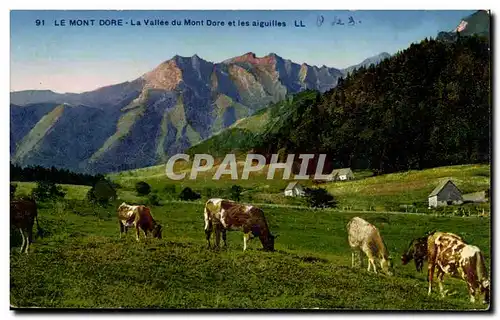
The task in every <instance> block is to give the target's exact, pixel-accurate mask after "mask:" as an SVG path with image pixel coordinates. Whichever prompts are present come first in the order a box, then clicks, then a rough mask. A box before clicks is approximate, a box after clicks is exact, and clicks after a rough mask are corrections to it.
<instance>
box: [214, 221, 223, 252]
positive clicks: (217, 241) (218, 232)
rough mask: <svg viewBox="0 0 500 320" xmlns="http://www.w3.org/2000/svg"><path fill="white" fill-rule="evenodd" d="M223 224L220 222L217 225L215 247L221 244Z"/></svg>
mask: <svg viewBox="0 0 500 320" xmlns="http://www.w3.org/2000/svg"><path fill="white" fill-rule="evenodd" d="M221 229H222V226H221V225H220V224H216V225H215V247H216V248H219V245H220V233H221Z"/></svg>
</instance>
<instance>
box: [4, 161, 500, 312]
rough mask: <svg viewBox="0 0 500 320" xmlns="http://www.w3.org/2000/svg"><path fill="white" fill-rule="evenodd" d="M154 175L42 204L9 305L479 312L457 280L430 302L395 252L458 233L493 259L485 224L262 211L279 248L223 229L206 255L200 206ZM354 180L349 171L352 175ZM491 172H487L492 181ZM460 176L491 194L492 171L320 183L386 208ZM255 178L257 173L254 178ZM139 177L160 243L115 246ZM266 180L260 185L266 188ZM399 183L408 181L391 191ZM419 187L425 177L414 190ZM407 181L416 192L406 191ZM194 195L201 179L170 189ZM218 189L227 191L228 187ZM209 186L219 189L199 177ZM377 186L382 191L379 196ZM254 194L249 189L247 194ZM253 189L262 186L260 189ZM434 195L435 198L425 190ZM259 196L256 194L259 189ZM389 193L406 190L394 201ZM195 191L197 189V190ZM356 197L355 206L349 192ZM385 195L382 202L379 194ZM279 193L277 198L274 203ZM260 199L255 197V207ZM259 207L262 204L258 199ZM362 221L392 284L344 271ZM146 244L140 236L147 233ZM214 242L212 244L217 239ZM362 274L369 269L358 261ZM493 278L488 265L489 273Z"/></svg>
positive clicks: (70, 191)
mask: <svg viewBox="0 0 500 320" xmlns="http://www.w3.org/2000/svg"><path fill="white" fill-rule="evenodd" d="M161 170H163V167H162V168H159V167H153V168H146V169H141V170H135V171H133V172H132V173H128V172H125V173H120V174H115V175H112V176H111V178H112V179H113V181H115V182H117V183H119V184H120V186H121V189H119V190H118V196H119V199H118V200H116V201H115V202H114V203H112V204H110V205H109V206H107V207H105V208H102V207H94V206H92V205H91V204H89V203H87V201H86V200H85V195H86V192H87V191H88V187H84V186H70V185H62V187H63V190H65V191H66V195H65V198H64V199H63V200H58V201H56V202H47V203H40V204H39V220H40V225H41V227H42V229H43V234H44V236H43V237H41V238H36V239H35V242H34V243H33V244H32V246H31V250H32V251H31V253H30V254H28V255H25V254H19V252H18V251H19V248H20V244H21V239H20V235H19V232H17V231H15V230H11V255H10V261H11V264H10V267H11V271H10V282H11V290H10V301H11V305H12V306H13V307H49V308H167V309H172V308H173V309H175V308H255V309H267V308H273V309H274V308H279V309H302V308H308V309H309V308H312V309H316V308H320V309H335V310H346V309H349V310H353V309H354V310H465V309H475V310H485V308H486V307H485V306H484V305H481V304H480V303H479V302H478V303H475V304H472V303H470V302H469V300H468V295H467V288H466V285H465V283H464V282H461V281H458V280H455V279H451V278H449V277H445V287H446V289H449V290H450V292H452V293H453V294H452V295H450V296H448V297H446V298H445V299H443V298H441V297H440V296H439V295H438V293H437V283H436V286H435V290H436V291H434V293H433V294H432V295H431V296H430V297H429V296H427V281H426V272H423V273H418V272H417V271H416V270H415V266H414V264H413V262H412V263H411V264H409V265H406V266H402V265H401V262H400V256H401V253H402V252H403V251H405V250H406V248H407V246H408V244H409V242H410V241H411V240H412V239H413V238H415V237H418V236H421V235H423V234H424V233H425V232H427V231H429V230H432V229H437V230H442V231H449V232H454V233H457V234H459V235H461V236H463V237H464V239H465V240H466V241H467V242H469V243H472V244H475V245H477V246H478V247H479V248H480V249H481V250H482V251H483V252H484V254H485V257H486V261H487V263H488V265H489V263H490V261H491V259H490V253H491V252H490V249H489V248H490V236H491V234H490V229H491V228H490V218H489V216H473V217H455V216H441V215H436V214H406V213H388V212H376V211H368V210H365V211H363V210H361V211H342V210H337V209H325V210H314V209H310V208H306V207H301V206H287V205H282V206H279V205H276V204H279V201H275V202H273V201H268V202H267V204H262V207H263V209H264V211H265V214H266V217H267V220H268V223H269V225H270V228H271V230H272V232H273V233H275V234H278V235H279V237H278V238H277V239H276V249H277V251H276V252H263V251H261V250H260V248H261V244H260V242H259V241H258V239H253V240H252V241H251V242H250V245H249V249H248V250H247V251H246V252H243V236H242V234H241V233H240V232H229V233H228V244H229V247H228V248H226V249H224V248H223V249H221V250H219V251H214V250H207V249H206V242H205V236H204V232H203V225H204V222H203V201H204V199H202V200H200V201H196V202H181V201H176V200H175V199H174V198H173V197H171V195H168V194H166V193H164V191H163V190H164V188H165V186H166V185H167V184H169V183H172V181H165V180H166V179H165V178H163V179H162V177H160V174H161V173H160V172H161ZM355 174H356V173H355ZM487 175H488V176H487ZM449 176H451V177H453V179H454V180H455V179H457V181H458V182H457V183H458V187H459V188H461V189H464V190H466V191H469V190H470V191H471V192H472V191H478V190H482V189H484V188H488V187H489V167H488V166H475V165H471V166H460V167H444V168H436V169H430V170H423V171H415V172H414V171H411V172H409V173H407V174H406V175H405V174H395V175H387V176H378V177H369V176H368V175H366V177H365V178H363V179H360V180H355V181H350V182H345V183H343V184H341V183H336V182H335V183H328V184H326V187H327V188H328V190H330V191H331V192H332V193H333V194H334V195H335V196H336V197H337V198H338V200H339V202H340V203H342V202H345V203H348V202H349V201H353V202H356V203H362V202H363V201H365V200H364V198H365V197H369V195H370V193H371V194H372V196H373V199H375V198H376V197H377V196H376V195H377V194H378V195H379V196H380V197H381V200H380V201H381V203H386V202H387V201H389V200H388V199H392V197H390V195H391V192H393V193H392V196H393V197H400V198H399V199H398V200H396V201H397V202H398V203H399V202H400V201H403V200H405V201H415V200H414V199H417V198H419V197H420V195H423V196H424V197H425V199H426V195H427V194H428V193H430V191H432V189H433V184H434V182H435V181H436V180H438V179H439V178H441V177H449ZM251 177H252V175H251ZM140 180H144V181H147V182H148V183H150V184H151V186H152V191H153V192H156V194H158V195H159V197H160V204H161V205H159V206H150V207H151V209H152V213H153V215H154V217H155V219H157V220H159V221H160V223H161V224H162V225H163V226H164V231H163V239H161V240H158V239H147V241H145V240H144V238H143V237H142V238H141V242H140V243H137V242H136V241H135V236H134V235H133V232H131V231H129V233H128V234H127V235H126V236H125V237H124V238H122V239H120V237H119V226H118V222H117V220H116V217H115V210H116V207H117V206H118V205H119V203H121V202H122V201H126V202H129V203H145V201H147V197H141V196H137V195H136V193H135V191H134V190H133V186H134V184H135V182H137V181H140ZM264 181H265V184H264ZM398 181H403V182H405V183H400V184H398ZM419 181H425V183H424V182H419ZM412 182H413V183H414V184H412ZM176 183H177V185H176V190H177V192H179V191H180V190H181V185H182V186H187V185H189V186H192V187H193V188H194V189H195V190H199V189H200V187H201V186H203V187H207V186H206V185H204V182H200V181H199V180H196V181H190V180H186V181H180V182H176ZM219 183H220V185H223V186H230V185H232V184H234V181H231V180H222V182H219ZM17 184H18V189H17V192H16V195H17V196H19V195H23V194H29V192H30V189H31V188H33V187H34V184H31V183H17ZM206 184H207V185H208V186H213V188H216V187H217V186H219V187H220V185H216V182H215V181H212V180H210V179H207V180H206ZM238 184H240V185H242V186H243V187H244V189H245V191H247V192H248V191H249V190H253V193H254V199H258V198H257V195H258V194H266V193H267V192H269V194H271V195H273V196H272V197H271V198H270V199H271V200H274V199H278V197H279V196H281V193H282V191H281V190H280V189H281V188H284V186H285V185H286V181H282V180H279V181H274V180H265V179H263V178H261V179H260V180H259V179H258V178H257V179H255V178H254V179H253V180H248V181H242V180H240V181H238ZM384 186H386V187H385V188H384ZM252 188H254V189H252ZM259 188H260V189H259ZM429 188H431V190H428V189H429ZM256 190H257V191H256ZM394 190H400V191H401V190H407V192H406V193H404V195H406V197H409V198H410V200H406V197H405V196H404V195H399V193H398V192H395V191H394ZM199 191H202V190H199ZM356 194H357V200H356V196H355V195H356ZM384 195H386V196H387V198H384ZM273 197H275V198H273ZM254 202H257V201H254ZM263 202H264V201H263ZM354 216H360V217H362V218H364V219H366V220H367V221H369V222H371V223H373V224H374V225H375V226H377V227H378V228H379V230H380V232H381V234H382V236H383V237H384V240H385V242H386V243H387V246H388V249H389V252H390V254H391V256H392V258H393V263H394V266H395V272H396V274H395V276H393V277H388V276H385V275H383V274H373V273H372V272H370V273H369V272H367V271H366V269H364V268H363V269H359V268H352V267H351V252H350V248H349V245H348V243H347V231H346V224H347V222H348V221H349V219H351V218H352V217H354ZM142 236H143V235H142ZM212 240H213V238H212ZM365 266H366V262H365ZM488 270H490V268H488Z"/></svg>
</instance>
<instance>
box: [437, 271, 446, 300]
mask: <svg viewBox="0 0 500 320" xmlns="http://www.w3.org/2000/svg"><path fill="white" fill-rule="evenodd" d="M436 277H437V279H438V284H439V292H440V293H441V297H443V298H444V297H445V296H446V293H447V290H444V285H443V278H444V272H443V270H441V269H438V272H437V275H436Z"/></svg>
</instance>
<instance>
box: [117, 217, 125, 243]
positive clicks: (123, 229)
mask: <svg viewBox="0 0 500 320" xmlns="http://www.w3.org/2000/svg"><path fill="white" fill-rule="evenodd" d="M118 223H119V224H120V239H121V238H122V234H123V233H124V232H125V229H126V227H125V226H124V225H123V223H122V222H121V221H119V220H118Z"/></svg>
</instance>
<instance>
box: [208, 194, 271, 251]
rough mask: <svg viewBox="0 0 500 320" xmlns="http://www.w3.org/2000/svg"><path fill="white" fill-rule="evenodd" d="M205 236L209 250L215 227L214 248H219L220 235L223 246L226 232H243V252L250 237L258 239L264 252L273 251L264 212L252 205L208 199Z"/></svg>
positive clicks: (225, 243)
mask: <svg viewBox="0 0 500 320" xmlns="http://www.w3.org/2000/svg"><path fill="white" fill-rule="evenodd" d="M204 213H205V235H206V238H207V243H208V248H210V235H211V234H212V230H213V227H215V237H216V238H215V246H216V247H219V243H220V234H221V233H222V239H223V240H224V245H225V246H227V242H226V231H227V230H241V231H243V233H244V235H243V251H245V250H246V249H247V242H248V241H249V240H250V239H251V238H252V237H259V239H260V242H261V243H262V246H263V247H264V250H265V251H274V239H276V238H277V236H274V235H273V234H271V232H270V231H269V227H268V225H267V221H266V218H265V217H264V212H263V211H262V210H261V209H259V208H257V207H255V206H252V205H244V204H239V203H236V202H234V201H231V200H224V199H209V200H208V201H207V202H206V204H205V212H204Z"/></svg>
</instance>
